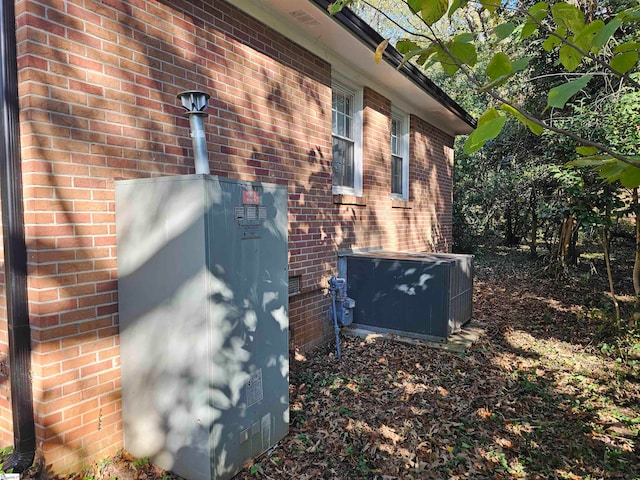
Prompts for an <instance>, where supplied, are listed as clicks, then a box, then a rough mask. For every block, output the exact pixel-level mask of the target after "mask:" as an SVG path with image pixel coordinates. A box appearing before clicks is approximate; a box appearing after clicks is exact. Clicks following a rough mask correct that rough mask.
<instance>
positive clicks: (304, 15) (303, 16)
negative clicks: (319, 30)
mask: <svg viewBox="0 0 640 480" xmlns="http://www.w3.org/2000/svg"><path fill="white" fill-rule="evenodd" d="M289 15H291V16H292V17H293V18H294V20H296V21H297V22H300V23H302V24H303V25H306V26H307V27H317V26H318V25H320V22H319V21H318V20H316V19H315V18H314V17H312V16H311V14H309V13H308V12H306V11H304V10H294V11H292V12H289Z"/></svg>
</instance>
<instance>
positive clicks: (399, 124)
mask: <svg viewBox="0 0 640 480" xmlns="http://www.w3.org/2000/svg"><path fill="white" fill-rule="evenodd" d="M391 196H392V197H393V198H395V199H399V200H408V199H409V118H408V116H407V115H406V114H404V113H401V112H394V113H393V115H392V117H391Z"/></svg>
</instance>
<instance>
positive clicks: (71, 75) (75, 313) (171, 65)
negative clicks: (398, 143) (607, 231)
mask: <svg viewBox="0 0 640 480" xmlns="http://www.w3.org/2000/svg"><path fill="white" fill-rule="evenodd" d="M16 10H17V25H18V57H19V58H18V63H19V72H18V73H19V81H20V87H19V89H20V92H19V93H20V106H21V132H22V138H21V142H22V158H23V172H24V173H23V176H24V197H25V223H26V239H27V245H28V253H29V266H28V268H29V281H28V286H29V298H30V313H31V325H32V333H33V388H34V401H35V411H36V431H37V436H38V443H40V442H43V449H44V453H45V457H46V460H47V462H49V463H52V464H53V466H54V469H56V470H64V469H77V468H78V467H79V466H80V465H81V464H82V463H83V462H86V461H88V460H89V459H91V458H99V457H102V456H105V455H106V454H108V453H111V452H113V451H114V450H115V449H117V448H119V447H121V445H122V436H121V422H122V419H121V405H120V390H119V389H120V379H119V375H120V373H119V348H118V315H117V314H118V312H117V283H116V282H117V270H116V245H115V218H114V181H115V180H117V179H122V178H135V177H144V176H152V175H154V176H155V175H172V174H182V173H193V168H192V165H191V164H192V161H191V158H192V152H191V139H190V138H189V127H188V121H187V120H186V119H185V118H184V117H183V116H182V109H181V108H179V107H178V106H177V102H176V94H177V93H178V92H180V91H183V90H204V91H207V92H208V93H210V94H211V99H210V107H209V109H208V110H207V112H208V114H209V115H208V117H207V119H206V125H205V130H206V132H207V142H208V147H209V154H210V165H211V170H212V173H213V174H218V175H223V176H230V177H235V178H243V179H247V180H259V181H269V182H277V183H281V184H285V185H287V187H288V191H289V207H290V210H289V260H290V265H289V267H290V275H292V276H299V277H300V279H301V293H300V294H299V295H296V296H294V297H292V299H291V301H290V317H291V330H290V333H291V338H292V342H293V343H295V345H296V346H297V347H298V348H300V349H301V350H310V349H312V348H313V347H316V346H318V345H320V344H322V343H325V342H326V341H328V340H330V339H331V338H332V335H333V330H332V327H331V325H330V323H329V322H328V320H327V319H328V313H327V312H328V305H329V302H328V298H327V297H326V291H325V289H324V288H325V286H326V284H327V280H328V278H329V277H330V276H331V274H333V273H335V272H336V260H337V256H336V255H337V251H339V250H342V249H345V248H361V247H381V248H386V249H402V250H409V249H412V250H428V249H438V250H446V249H448V248H449V245H450V244H451V239H450V236H451V227H450V219H449V217H448V215H449V216H450V212H451V202H450V198H451V162H452V156H451V153H450V151H449V150H447V149H448V148H449V147H450V146H451V144H452V139H451V138H450V137H449V136H447V135H444V134H442V133H441V132H439V131H438V130H437V129H435V128H433V127H431V126H430V125H429V124H428V123H426V122H424V121H421V120H419V119H417V118H415V117H412V120H411V125H412V134H411V152H412V153H411V178H412V180H411V192H410V203H409V204H402V205H397V204H394V203H393V202H392V201H391V200H390V194H389V192H390V167H389V165H390V150H389V146H388V138H389V128H390V119H389V114H390V109H391V104H390V102H389V100H387V99H386V98H385V97H384V96H382V95H381V94H379V93H377V92H375V91H373V90H371V89H366V91H365V111H364V121H365V138H366V139H367V140H366V141H365V152H364V153H365V157H364V171H365V178H364V201H363V200H362V199H361V200H358V201H356V202H353V201H349V199H344V198H340V197H334V196H333V195H332V194H331V153H330V152H331V66H330V65H329V64H328V63H326V62H325V61H324V60H321V59H319V58H317V57H315V56H314V55H312V54H311V53H309V52H308V51H307V50H305V49H303V48H301V47H299V46H297V45H296V44H294V43H292V42H291V41H289V40H287V39H286V38H285V37H283V36H281V35H279V34H277V33H276V32H273V31H271V30H269V29H268V28H267V27H265V26H264V25H262V24H261V23H259V22H258V21H256V20H254V19H252V18H250V17H247V16H246V15H244V14H242V13H241V12H239V11H238V10H236V9H235V8H234V7H233V6H231V5H230V4H228V3H226V2H223V1H220V0H213V1H207V2H199V1H193V2H183V1H181V0H167V1H164V2H162V3H158V2H153V1H143V0H139V1H138V0H130V1H119V0H101V1H96V0H84V1H80V0H69V1H66V2H59V1H57V0H43V1H33V0H21V1H19V2H18V3H17V4H16ZM414 130H415V131H414ZM0 301H1V300H0ZM2 312H3V310H1V309H0V322H3V321H4V317H3V316H2ZM2 332H6V327H5V328H4V329H2ZM2 335H5V333H0V355H1V354H2V350H1V349H2V348H4V346H3V344H2V341H3V338H5V337H3V336H2ZM5 336H6V335H5ZM1 379H2V377H0V380H1ZM3 385H4V384H3ZM0 388H3V387H0ZM3 398H4V396H3ZM3 401H4V400H2V399H0V410H2V409H7V408H8V407H7V406H6V405H5V404H4V403H2V402H3ZM4 418H5V416H4V415H3V419H4ZM0 427H2V432H3V433H2V435H3V437H0V438H6V437H7V433H6V432H7V431H8V427H7V426H6V425H5V424H4V420H3V423H1V424H0Z"/></svg>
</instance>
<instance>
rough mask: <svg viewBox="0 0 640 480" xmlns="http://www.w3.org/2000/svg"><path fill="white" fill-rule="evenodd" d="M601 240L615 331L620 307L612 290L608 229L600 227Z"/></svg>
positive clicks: (618, 326)
mask: <svg viewBox="0 0 640 480" xmlns="http://www.w3.org/2000/svg"><path fill="white" fill-rule="evenodd" d="M601 240H602V251H603V253H604V263H605V265H606V267H607V279H608V280H609V293H610V294H611V300H612V301H613V307H614V309H615V312H616V329H618V330H620V305H618V299H617V298H616V292H615V290H614V288H613V275H612V273H611V259H610V256H609V247H610V245H611V230H609V227H607V226H604V227H602V237H601Z"/></svg>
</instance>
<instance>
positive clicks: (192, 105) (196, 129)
mask: <svg viewBox="0 0 640 480" xmlns="http://www.w3.org/2000/svg"><path fill="white" fill-rule="evenodd" d="M209 98H210V95H209V94H208V93H204V92H198V91H187V92H182V93H179V94H178V100H180V101H181V102H182V106H183V107H184V109H185V110H186V113H185V116H187V117H189V125H190V126H191V138H192V139H193V157H194V163H195V167H196V173H203V174H205V175H208V174H209V155H208V153H207V138H206V135H205V132H204V116H205V115H206V113H204V110H205V108H207V100H209Z"/></svg>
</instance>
